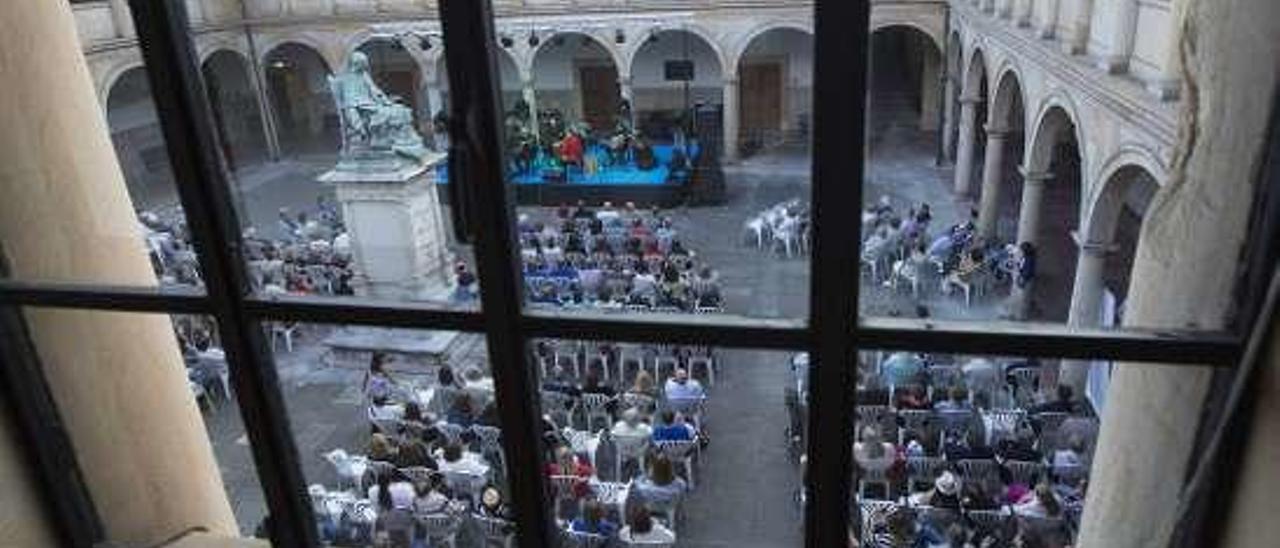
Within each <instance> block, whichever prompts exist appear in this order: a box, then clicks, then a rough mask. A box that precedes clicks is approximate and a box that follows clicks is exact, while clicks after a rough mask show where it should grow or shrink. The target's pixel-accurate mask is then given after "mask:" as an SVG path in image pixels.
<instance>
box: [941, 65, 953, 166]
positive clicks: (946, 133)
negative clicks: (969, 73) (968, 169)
mask: <svg viewBox="0 0 1280 548" xmlns="http://www.w3.org/2000/svg"><path fill="white" fill-rule="evenodd" d="M943 80H944V82H943V86H944V89H943V91H942V93H943V96H944V97H946V99H945V100H944V101H943V102H942V150H943V151H944V154H943V157H944V158H946V159H948V160H951V161H952V163H954V162H955V155H954V154H955V146H956V125H957V122H956V100H955V99H952V98H953V97H955V94H956V78H955V76H953V75H946V76H944V77H943Z"/></svg>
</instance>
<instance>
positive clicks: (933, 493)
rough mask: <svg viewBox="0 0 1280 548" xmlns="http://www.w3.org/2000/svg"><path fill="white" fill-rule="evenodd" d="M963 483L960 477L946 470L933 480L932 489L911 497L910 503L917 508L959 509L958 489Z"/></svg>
mask: <svg viewBox="0 0 1280 548" xmlns="http://www.w3.org/2000/svg"><path fill="white" fill-rule="evenodd" d="M962 486H963V483H962V482H961V480H960V476H957V475H955V474H954V473H952V472H951V471H950V470H947V471H945V472H943V473H941V474H938V477H937V478H936V479H934V480H933V488H932V489H930V490H928V491H925V492H922V493H916V494H914V495H911V503H912V504H914V505H917V506H921V505H922V506H933V507H936V508H950V509H954V510H958V509H960V488H961V487H962Z"/></svg>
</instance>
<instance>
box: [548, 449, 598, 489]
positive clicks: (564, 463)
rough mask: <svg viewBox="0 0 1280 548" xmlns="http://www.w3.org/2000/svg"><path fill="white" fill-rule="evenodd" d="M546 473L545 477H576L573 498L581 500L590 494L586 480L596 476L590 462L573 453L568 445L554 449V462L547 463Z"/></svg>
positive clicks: (589, 487) (589, 486)
mask: <svg viewBox="0 0 1280 548" xmlns="http://www.w3.org/2000/svg"><path fill="white" fill-rule="evenodd" d="M546 472H547V477H553V476H577V477H578V478H579V480H578V481H577V482H576V483H574V486H573V494H574V496H575V497H577V498H583V497H586V496H587V495H590V494H591V485H590V484H589V483H587V480H589V479H590V478H592V477H594V476H595V475H596V470H595V468H592V466H591V462H590V461H588V460H587V459H585V458H582V457H581V456H579V455H577V454H576V453H574V452H573V449H570V448H569V446H568V445H560V446H557V447H556V449H555V461H554V462H550V463H547V470H546Z"/></svg>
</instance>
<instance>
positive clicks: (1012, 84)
mask: <svg viewBox="0 0 1280 548" xmlns="http://www.w3.org/2000/svg"><path fill="white" fill-rule="evenodd" d="M1023 108H1024V106H1023V101H1022V84H1021V82H1019V81H1018V76H1017V75H1016V74H1015V73H1014V72H1013V71H1005V72H1004V74H1003V75H1001V76H1000V80H999V82H998V83H997V84H996V93H995V98H994V99H993V100H992V103H991V114H990V118H989V119H988V120H987V125H988V126H990V127H989V128H984V129H994V130H996V131H997V132H999V133H998V135H1003V137H1002V138H999V139H997V140H995V141H991V140H988V141H987V142H986V143H985V145H984V146H992V145H998V146H1000V147H1001V149H1000V150H999V151H998V152H999V154H998V155H997V156H998V158H996V160H997V165H996V166H995V167H996V169H997V173H996V176H997V179H996V184H995V185H994V186H993V187H992V188H991V191H993V195H992V196H984V195H983V194H984V193H986V192H988V189H987V188H986V182H985V180H984V184H983V186H981V187H979V189H980V190H979V199H980V201H981V202H982V206H981V207H982V208H983V209H984V210H985V211H983V212H982V215H989V216H991V217H992V220H991V221H986V219H983V218H981V216H980V223H979V224H983V223H984V222H990V223H991V228H992V229H993V230H992V232H991V233H990V237H991V238H992V239H994V240H995V241H997V242H1012V241H1013V240H1015V239H1016V238H1017V236H1018V209H1019V204H1020V203H1021V202H1022V184H1021V183H1022V176H1021V174H1020V173H1019V172H1018V167H1019V163H1020V162H1021V161H1022V155H1023V149H1024V146H1023V142H1024V133H1025V128H1024V127H1023V126H1024V122H1023V121H1024V120H1025V114H1024V110H1023ZM984 152H986V151H985V150H984ZM990 158H991V155H990V154H988V155H986V156H984V161H983V162H982V168H981V170H982V172H983V175H984V177H985V175H986V173H985V171H986V169H988V166H987V165H986V161H985V160H986V159H990Z"/></svg>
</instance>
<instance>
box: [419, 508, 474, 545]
mask: <svg viewBox="0 0 1280 548" xmlns="http://www.w3.org/2000/svg"><path fill="white" fill-rule="evenodd" d="M414 521H415V522H417V525H418V528H419V529H420V530H421V531H422V532H423V534H424V536H426V538H427V540H428V541H429V542H430V543H431V546H449V548H454V547H455V546H457V541H458V530H459V529H461V528H462V518H461V517H459V516H455V515H452V514H445V513H439V514H422V515H415V516H414Z"/></svg>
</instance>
